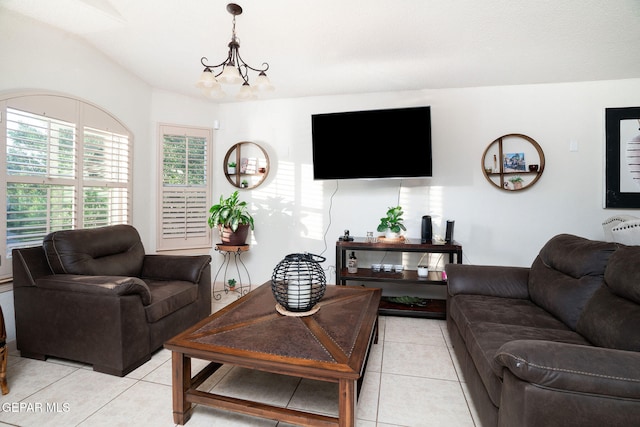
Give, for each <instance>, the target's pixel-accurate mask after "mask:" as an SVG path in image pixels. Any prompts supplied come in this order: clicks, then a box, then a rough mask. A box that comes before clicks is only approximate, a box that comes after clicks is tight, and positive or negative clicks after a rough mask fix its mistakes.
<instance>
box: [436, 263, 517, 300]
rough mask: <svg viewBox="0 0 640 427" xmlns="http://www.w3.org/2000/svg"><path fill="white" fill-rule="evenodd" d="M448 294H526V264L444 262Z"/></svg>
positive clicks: (515, 295)
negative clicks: (509, 265) (497, 264)
mask: <svg viewBox="0 0 640 427" xmlns="http://www.w3.org/2000/svg"><path fill="white" fill-rule="evenodd" d="M445 271H446V272H447V291H448V292H449V295H451V296H453V295H456V294H474V295H486V296H495V297H503V298H529V286H528V280H529V268H526V267H506V266H492V265H470V264H447V265H445Z"/></svg>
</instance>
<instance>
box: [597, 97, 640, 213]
mask: <svg viewBox="0 0 640 427" xmlns="http://www.w3.org/2000/svg"><path fill="white" fill-rule="evenodd" d="M627 120H628V121H635V122H636V123H635V125H637V127H636V129H637V130H638V132H637V133H636V136H635V137H632V139H629V138H628V135H626V134H625V135H621V128H623V127H624V128H625V129H628V128H629V126H630V125H631V124H630V123H624V126H623V121H627ZM605 132H606V150H605V208H640V185H637V191H636V189H635V188H629V186H624V185H623V178H624V179H625V180H628V179H631V180H634V179H636V180H638V182H640V154H638V156H639V157H638V165H637V169H638V170H637V172H636V171H634V172H633V173H629V167H630V166H629V165H623V166H622V169H621V161H620V159H621V157H622V156H621V150H622V149H623V148H624V149H626V150H628V148H627V145H628V144H629V142H630V141H631V140H633V141H635V140H636V139H637V140H638V148H640V107H624V108H606V109H605ZM639 153H640V151H639ZM621 173H622V174H624V175H621ZM636 174H637V176H636ZM632 175H633V176H632Z"/></svg>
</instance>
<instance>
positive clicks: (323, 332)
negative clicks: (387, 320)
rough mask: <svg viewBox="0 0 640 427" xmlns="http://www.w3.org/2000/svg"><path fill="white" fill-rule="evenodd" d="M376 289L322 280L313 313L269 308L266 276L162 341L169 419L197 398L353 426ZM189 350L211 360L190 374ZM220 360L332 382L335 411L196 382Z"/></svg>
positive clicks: (373, 326) (181, 416) (178, 418)
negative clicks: (169, 385) (235, 394)
mask: <svg viewBox="0 0 640 427" xmlns="http://www.w3.org/2000/svg"><path fill="white" fill-rule="evenodd" d="M381 293H382V292H381V290H380V289H373V288H363V287H356V286H333V285H329V286H327V290H326V293H325V296H324V297H323V298H322V300H321V301H320V302H319V303H318V305H319V306H320V309H319V310H318V311H317V312H316V313H315V314H313V315H311V316H306V317H291V316H283V315H281V314H279V313H278V312H276V309H275V306H276V301H275V298H274V297H273V294H272V292H271V282H267V283H265V284H263V285H262V286H260V287H258V288H257V289H255V290H254V291H252V292H249V293H248V294H247V295H245V296H243V297H242V298H240V299H238V300H237V301H234V302H233V303H232V304H230V305H228V306H227V307H225V308H223V309H222V310H220V311H218V312H216V313H214V314H212V315H211V316H209V317H208V318H206V319H204V320H202V321H201V322H199V323H198V324H196V325H194V326H193V327H191V328H189V329H188V330H186V331H185V332H183V333H181V334H179V335H178V336H176V337H174V338H172V339H171V340H169V341H167V342H166V343H165V348H167V349H169V350H171V351H172V352H173V354H172V369H173V374H172V381H173V419H174V422H176V423H177V424H184V423H185V422H187V421H188V420H189V418H190V417H191V413H192V404H193V403H198V404H204V405H208V406H213V407H216V408H220V409H225V410H230V411H235V412H239V413H243V414H248V415H253V416H258V417H263V418H269V419H274V420H279V421H284V422H289V423H293V424H301V425H305V426H336V425H337V426H341V427H343V426H350V427H351V426H353V425H354V423H355V408H356V401H357V392H358V388H359V384H361V377H362V375H363V374H364V370H365V367H366V361H367V357H368V354H369V350H370V348H371V344H372V343H373V342H376V341H377V333H378V329H377V326H378V322H377V320H378V306H379V304H380V296H381ZM192 357H194V358H198V359H204V360H209V361H211V363H210V364H209V365H208V366H207V367H206V368H205V369H203V370H202V371H200V372H199V373H198V374H197V375H195V376H194V377H193V378H192V377H191V358H192ZM223 364H231V365H235V366H240V367H244V368H250V369H257V370H261V371H266V372H272V373H276V374H282V375H290V376H294V377H301V378H310V379H314V380H320V381H329V382H334V383H338V389H339V396H338V399H339V413H338V417H337V418H336V417H329V416H325V415H319V414H314V413H308V412H302V411H298V410H293V409H287V408H282V407H276V406H271V405H266V404H263V403H259V402H251V401H247V400H244V399H237V398H232V397H228V396H222V395H218V394H213V393H206V392H203V391H200V390H196V388H197V387H198V386H199V385H200V384H202V383H203V382H204V381H205V380H206V379H207V378H208V377H209V376H211V375H212V374H213V373H214V372H215V371H216V370H217V369H218V368H220V367H221V366H222V365H223Z"/></svg>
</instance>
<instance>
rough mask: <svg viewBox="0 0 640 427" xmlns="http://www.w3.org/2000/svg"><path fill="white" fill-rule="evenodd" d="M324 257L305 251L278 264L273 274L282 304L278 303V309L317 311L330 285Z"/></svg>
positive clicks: (281, 311) (276, 290)
mask: <svg viewBox="0 0 640 427" xmlns="http://www.w3.org/2000/svg"><path fill="white" fill-rule="evenodd" d="M325 260H326V258H324V257H321V256H320V255H314V254H310V253H304V254H290V255H287V256H286V257H285V258H284V259H283V260H282V261H280V262H279V263H278V265H277V266H276V268H275V269H274V270H273V274H272V276H271V290H272V292H273V296H274V297H275V299H276V301H277V302H278V305H279V306H280V307H278V305H276V309H277V310H278V312H280V313H282V314H287V313H283V310H284V311H286V312H291V313H308V312H310V311H313V312H315V311H317V310H314V307H315V305H316V303H317V302H318V301H320V299H321V298H322V297H323V296H324V292H325V290H326V288H327V279H326V277H325V274H324V270H323V269H322V267H321V266H320V264H319V263H320V262H324V261H325ZM309 314H312V313H309Z"/></svg>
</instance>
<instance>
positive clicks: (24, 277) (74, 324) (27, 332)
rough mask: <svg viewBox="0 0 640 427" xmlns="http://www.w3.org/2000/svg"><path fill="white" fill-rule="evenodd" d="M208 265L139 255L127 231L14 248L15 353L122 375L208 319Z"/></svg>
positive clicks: (58, 236) (113, 229)
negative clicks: (87, 366)
mask: <svg viewBox="0 0 640 427" xmlns="http://www.w3.org/2000/svg"><path fill="white" fill-rule="evenodd" d="M210 263H211V256H209V255H200V256H177V255H147V254H145V251H144V248H143V245H142V242H141V240H140V236H139V234H138V232H137V230H136V229H135V228H133V227H131V226H129V225H115V226H109V227H101V228H94V229H83V230H69V231H58V232H55V233H51V234H49V235H48V236H47V237H46V238H45V239H44V242H43V246H38V247H33V248H27V249H14V250H13V275H14V277H13V287H14V304H15V316H16V344H17V347H18V350H20V353H21V355H22V356H23V357H30V358H35V359H40V360H44V359H46V358H47V357H48V356H53V357H59V358H64V359H70V360H75V361H79V362H83V363H88V364H91V365H93V369H94V370H95V371H99V372H105V373H108V374H112V375H118V376H123V375H126V374H127V373H129V372H130V371H132V370H133V369H135V368H137V367H138V366H140V365H141V364H143V363H144V362H146V361H147V360H149V359H150V358H151V354H152V353H153V352H154V351H156V350H157V349H159V348H161V347H162V345H163V344H164V342H165V341H167V340H168V339H169V338H171V337H173V336H174V335H177V334H178V333H179V332H182V331H183V330H185V329H186V328H188V327H189V326H191V325H193V324H194V323H196V322H197V321H198V320H200V319H203V318H204V317H206V316H208V315H209V314H210V313H211V266H210Z"/></svg>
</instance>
